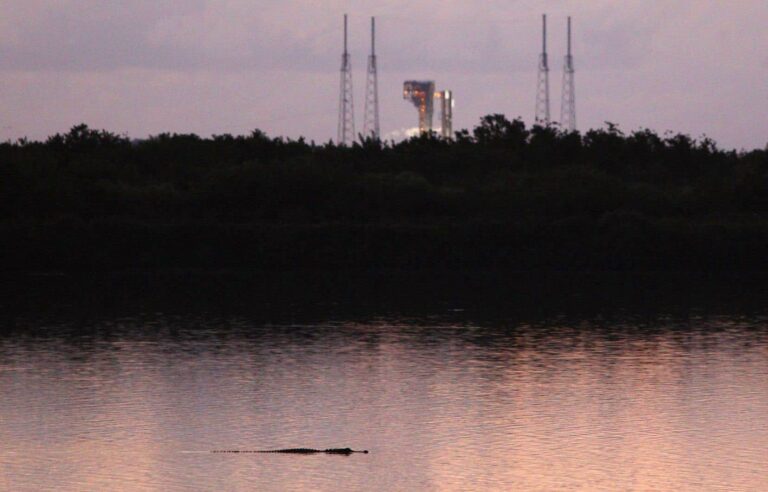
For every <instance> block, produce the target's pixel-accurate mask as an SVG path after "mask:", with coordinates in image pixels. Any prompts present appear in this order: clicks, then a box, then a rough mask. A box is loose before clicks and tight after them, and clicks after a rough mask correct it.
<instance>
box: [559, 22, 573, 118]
mask: <svg viewBox="0 0 768 492" xmlns="http://www.w3.org/2000/svg"><path fill="white" fill-rule="evenodd" d="M575 73H576V70H575V69H574V66H573V55H572V54H571V18H570V17H568V54H567V55H565V65H564V67H563V94H562V100H561V101H560V124H561V125H562V127H563V129H564V130H566V131H569V132H575V131H576V80H575Z"/></svg>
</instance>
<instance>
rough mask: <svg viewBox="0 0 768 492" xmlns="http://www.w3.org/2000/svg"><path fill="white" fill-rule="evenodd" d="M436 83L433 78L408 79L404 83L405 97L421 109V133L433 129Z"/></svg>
mask: <svg viewBox="0 0 768 492" xmlns="http://www.w3.org/2000/svg"><path fill="white" fill-rule="evenodd" d="M434 94H435V83H434V82H433V81H431V80H427V81H418V80H407V81H405V83H404V84H403V99H407V100H409V101H411V102H412V103H413V105H414V106H416V109H418V110H419V133H429V132H431V131H432V115H433V113H434V110H435V108H434V103H433V99H434Z"/></svg>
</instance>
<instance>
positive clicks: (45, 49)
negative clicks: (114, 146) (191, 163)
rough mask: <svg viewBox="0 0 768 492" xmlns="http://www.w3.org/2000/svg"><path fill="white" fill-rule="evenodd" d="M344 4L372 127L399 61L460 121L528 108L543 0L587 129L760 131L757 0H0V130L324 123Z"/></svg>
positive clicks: (294, 132) (724, 137)
mask: <svg viewBox="0 0 768 492" xmlns="http://www.w3.org/2000/svg"><path fill="white" fill-rule="evenodd" d="M345 12H346V13H349V15H350V29H351V33H350V34H351V39H350V51H351V53H352V65H353V69H354V83H355V94H354V96H355V104H356V120H357V124H358V127H361V125H362V109H363V108H362V102H363V95H364V94H363V90H364V81H365V65H366V56H367V52H368V50H369V46H368V33H367V29H368V25H369V18H370V16H376V17H377V26H378V31H379V39H378V47H377V48H378V55H379V67H380V94H379V98H380V101H381V119H382V132H383V133H384V134H389V135H396V134H398V133H399V132H402V131H403V130H405V129H407V128H411V127H413V126H415V124H416V113H415V110H414V109H413V107H412V106H410V105H409V104H408V103H406V102H405V101H403V100H402V96H401V88H402V82H403V80H405V79H414V78H428V79H434V80H435V81H436V84H437V87H438V88H439V89H453V90H454V91H455V94H456V101H457V102H456V110H455V124H454V126H455V127H456V128H471V127H472V126H474V125H475V124H476V123H477V121H478V120H479V118H480V117H481V116H482V115H485V114H489V113H504V114H506V115H507V116H508V117H510V118H513V117H517V116H520V117H522V118H523V119H524V120H526V121H527V122H531V120H532V118H533V110H534V96H535V78H536V72H535V70H536V63H537V55H538V51H539V44H540V40H539V29H540V15H541V14H542V13H544V12H546V13H548V14H549V21H550V40H549V43H550V60H551V62H550V63H551V66H552V74H551V77H552V99H553V105H552V113H553V116H559V113H560V82H561V77H562V71H561V66H562V57H563V55H564V38H565V19H566V16H567V15H571V16H573V19H574V29H575V32H574V47H575V60H576V70H577V73H576V84H577V85H576V93H577V112H578V123H579V128H580V129H581V130H586V129H588V128H593V127H599V126H602V125H603V122H604V121H611V122H616V123H618V124H619V125H620V126H621V128H623V129H625V130H634V129H637V128H642V127H648V128H651V129H654V130H656V131H658V132H660V133H661V132H664V131H667V130H673V131H679V132H684V133H688V134H690V135H691V136H694V137H698V136H700V135H702V134H706V135H708V136H710V137H712V138H714V139H715V140H716V141H717V142H719V143H720V144H721V146H723V147H726V148H748V149H750V148H756V147H760V148H762V147H764V146H765V145H766V142H768V125H767V124H766V121H767V120H766V115H768V29H766V28H765V24H766V23H767V22H768V2H765V1H764V0H733V1H724V0H723V1H715V0H675V1H674V2H671V1H669V0H622V1H613V0H612V1H608V0H581V1H575V0H573V1H569V0H549V1H541V0H538V1H534V0H517V1H515V0H505V1H497V0H485V1H475V2H467V1H463V2H457V1H447V0H443V1H417V2H413V1H410V2H405V1H401V0H395V1H387V2H381V1H379V2H375V1H369V0H357V1H354V2H353V1H336V0H330V1H327V0H324V1H322V2H321V1H288V0H282V1H271V0H261V1H260V0H152V1H148V0H130V1H122V0H0V139H2V140H6V139H15V138H18V137H22V136H28V137H30V138H43V137H45V136H47V135H50V134H52V133H55V132H61V131H66V130H67V129H68V128H69V127H71V126H72V125H74V124H76V123H79V122H86V123H88V124H89V125H91V126H94V127H99V128H106V129H109V130H112V131H115V132H119V133H126V134H128V135H130V136H132V137H143V136H146V135H148V134H156V133H160V132H165V131H172V132H195V133H199V134H201V135H210V134H213V133H246V132H249V131H250V130H252V129H254V128H259V129H262V130H264V131H266V132H267V133H268V134H270V135H273V136H278V135H283V136H289V137H299V136H302V135H303V136H306V137H307V138H310V139H315V140H318V141H326V140H329V139H331V138H335V132H336V119H337V103H338V100H337V98H338V95H337V91H338V77H339V73H338V70H339V65H340V54H341V53H340V51H341V19H342V15H343V14H344V13H345Z"/></svg>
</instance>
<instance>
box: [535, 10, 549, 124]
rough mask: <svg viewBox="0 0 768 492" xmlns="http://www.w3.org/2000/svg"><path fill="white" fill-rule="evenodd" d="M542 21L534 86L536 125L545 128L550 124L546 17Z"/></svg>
mask: <svg viewBox="0 0 768 492" xmlns="http://www.w3.org/2000/svg"><path fill="white" fill-rule="evenodd" d="M542 21H543V27H544V30H543V36H542V39H543V43H542V46H543V49H542V52H541V55H540V56H539V75H538V81H537V85H536V123H537V124H539V125H544V126H547V125H549V122H550V114H549V60H548V59H547V16H546V15H543V16H542Z"/></svg>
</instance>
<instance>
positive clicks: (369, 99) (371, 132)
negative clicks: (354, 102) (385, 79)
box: [363, 17, 381, 140]
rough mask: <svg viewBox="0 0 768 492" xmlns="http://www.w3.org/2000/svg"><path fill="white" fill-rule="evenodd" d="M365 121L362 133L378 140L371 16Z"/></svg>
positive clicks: (374, 37) (372, 23)
mask: <svg viewBox="0 0 768 492" xmlns="http://www.w3.org/2000/svg"><path fill="white" fill-rule="evenodd" d="M364 117H365V121H364V123H363V135H365V136H366V137H373V138H374V139H376V140H378V139H379V138H380V137H381V135H380V131H379V80H378V73H377V67H376V18H375V17H371V54H370V55H369V56H368V79H367V80H366V84H365V116H364Z"/></svg>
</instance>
